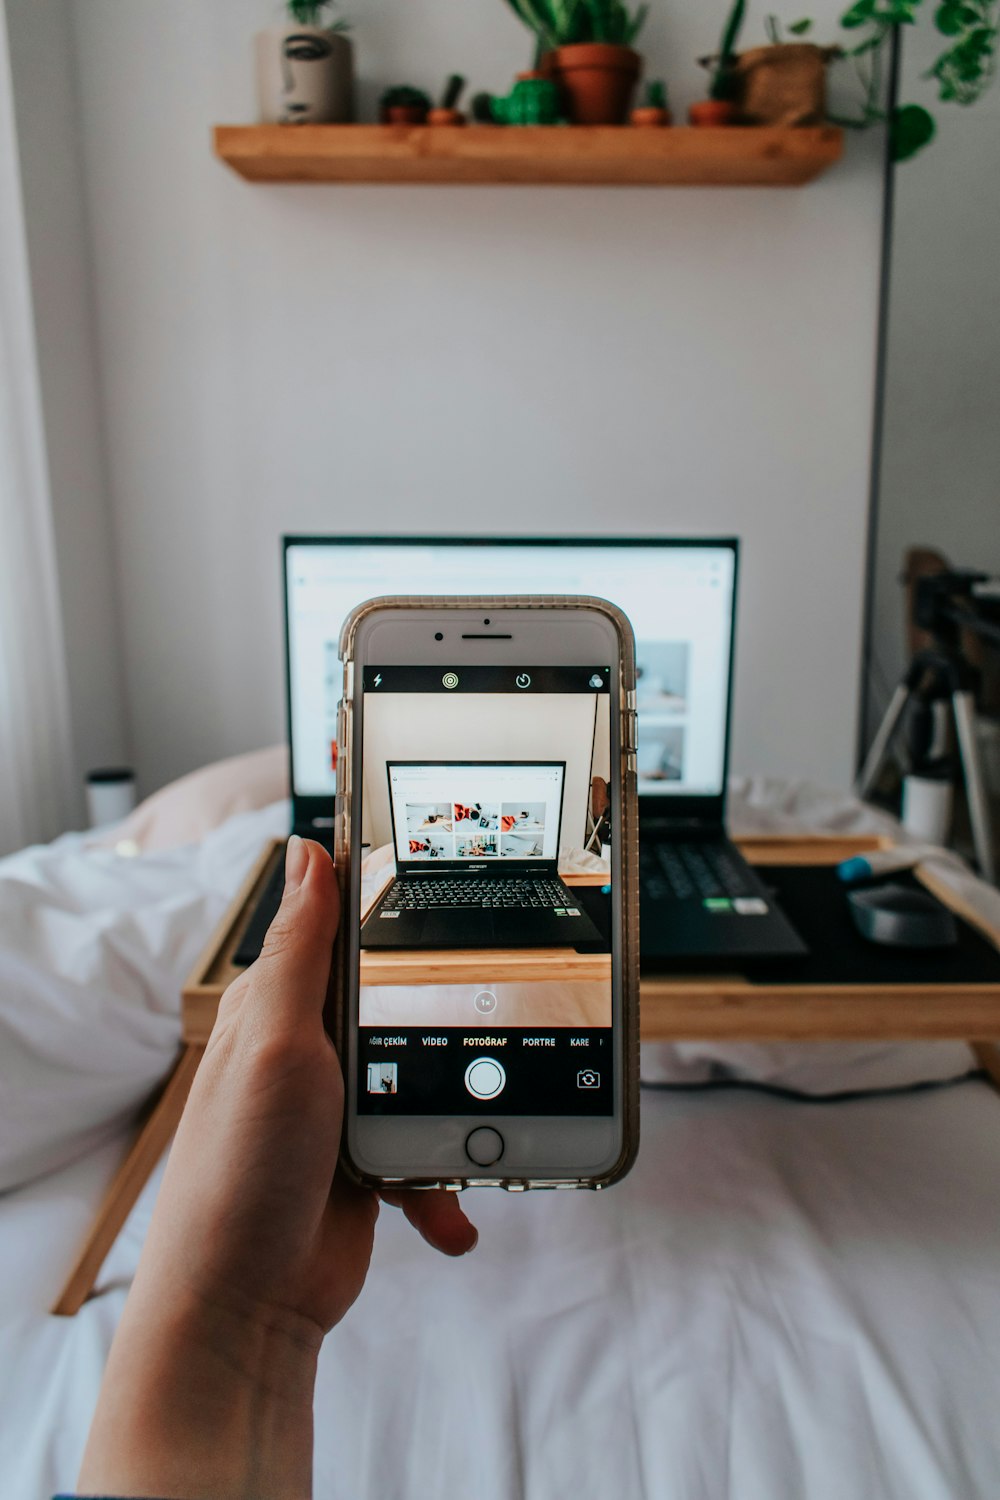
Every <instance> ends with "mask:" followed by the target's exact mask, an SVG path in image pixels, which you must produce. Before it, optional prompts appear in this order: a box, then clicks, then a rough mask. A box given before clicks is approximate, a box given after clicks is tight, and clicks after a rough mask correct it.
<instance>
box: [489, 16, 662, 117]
mask: <svg viewBox="0 0 1000 1500" xmlns="http://www.w3.org/2000/svg"><path fill="white" fill-rule="evenodd" d="M508 4H509V5H510V6H511V8H512V10H513V11H514V12H515V14H516V15H517V16H519V17H520V19H521V20H522V21H523V22H524V24H525V25H526V26H527V27H528V29H529V30H530V31H532V32H533V33H534V36H535V39H536V50H537V58H536V61H537V64H538V66H539V67H540V69H541V71H542V72H544V73H546V74H549V75H550V76H551V77H553V78H554V79H555V81H556V83H557V84H558V85H559V89H560V92H561V94H562V97H563V101H564V107H565V112H566V114H567V116H568V118H569V119H570V120H571V121H572V123H573V124H574V125H621V124H623V123H624V121H625V120H626V119H627V118H628V111H629V105H630V104H631V102H632V95H633V93H634V92H635V86H636V84H637V83H638V81H639V74H640V72H641V70H642V59H641V57H640V56H639V54H638V52H635V51H634V50H633V47H632V43H633V42H634V41H635V39H636V37H637V36H638V34H639V32H640V31H641V30H642V26H643V22H644V21H645V19H646V14H647V11H648V6H647V5H645V4H641V5H640V6H639V7H638V8H637V9H636V10H634V11H630V10H629V9H628V7H627V6H626V5H625V4H623V3H622V0H508Z"/></svg>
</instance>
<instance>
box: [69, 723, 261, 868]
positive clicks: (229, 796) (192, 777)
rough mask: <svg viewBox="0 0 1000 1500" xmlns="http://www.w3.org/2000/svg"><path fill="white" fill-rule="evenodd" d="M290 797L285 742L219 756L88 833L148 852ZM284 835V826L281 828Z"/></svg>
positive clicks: (105, 843)
mask: <svg viewBox="0 0 1000 1500" xmlns="http://www.w3.org/2000/svg"><path fill="white" fill-rule="evenodd" d="M287 796H288V746H287V745H273V746H272V747H271V748H270V749H268V750H252V751H250V752H249V754H247V755H233V756H230V758H229V759H228V760H217V761H214V762H213V763H212V764H211V765H209V766H203V767H202V768H201V769H200V770H198V771H191V772H190V773H189V774H188V775H187V776H181V777H180V779H179V780H177V781H171V782H170V783H169V784H168V785H167V786H165V787H162V788H161V789H160V790H159V791H158V792H154V793H153V795H152V796H151V797H147V798H146V800H145V801H144V802H140V804H139V806H138V807H137V808H136V809H135V810H134V811H133V812H131V813H130V814H129V816H128V817H127V818H125V819H124V821H123V822H121V823H116V824H115V825H114V827H113V828H110V829H108V830H107V831H102V832H101V833H100V834H99V835H98V837H96V838H94V837H91V839H90V840H89V842H90V844H91V846H94V845H99V846H101V847H104V848H109V849H116V848H118V847H120V846H122V845H125V846H132V847H131V848H130V849H129V852H130V853H131V852H134V851H135V850H136V849H138V850H141V851H142V852H143V853H150V852H152V851H153V850H155V849H176V848H178V847H179V846H180V845H181V844H194V843H197V842H198V840H199V839H203V838H204V837H205V835H206V834H207V833H211V831H212V829H213V828H219V827H221V825H222V824H223V823H225V822H226V821H227V820H228V819H229V818H231V817H233V816H234V815H235V814H236V813H241V812H251V811H255V810H256V809H257V808H261V807H269V806H270V805H271V803H272V802H277V801H278V800H279V799H280V798H282V797H287ZM281 832H282V833H287V832H288V829H287V827H286V828H283V829H282V830H281Z"/></svg>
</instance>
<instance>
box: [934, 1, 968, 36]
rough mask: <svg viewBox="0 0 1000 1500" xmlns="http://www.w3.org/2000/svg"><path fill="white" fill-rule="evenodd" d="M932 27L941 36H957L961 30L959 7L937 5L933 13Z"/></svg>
mask: <svg viewBox="0 0 1000 1500" xmlns="http://www.w3.org/2000/svg"><path fill="white" fill-rule="evenodd" d="M934 25H935V26H936V27H937V29H938V31H940V33H941V35H942V36H957V35H958V33H959V32H960V31H961V30H962V17H961V13H960V7H959V6H957V5H939V6H938V8H937V10H936V11H935V13H934Z"/></svg>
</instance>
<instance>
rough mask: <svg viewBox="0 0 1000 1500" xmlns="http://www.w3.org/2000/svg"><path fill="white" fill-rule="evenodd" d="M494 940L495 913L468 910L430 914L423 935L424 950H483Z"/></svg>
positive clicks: (423, 928) (422, 945) (421, 937)
mask: <svg viewBox="0 0 1000 1500" xmlns="http://www.w3.org/2000/svg"><path fill="white" fill-rule="evenodd" d="M492 939H493V913H492V911H476V909H475V907H473V908H472V910H471V911H470V910H469V908H468V907H464V908H461V909H460V910H458V911H451V912H448V913H447V914H446V913H444V912H442V913H441V914H440V915H439V914H438V913H437V912H427V913H425V915H424V924H423V927H422V928H421V931H420V945H421V947H423V948H464V947H465V946H466V945H468V946H469V947H470V948H473V947H475V948H478V947H481V946H482V945H483V944H484V943H489V942H492Z"/></svg>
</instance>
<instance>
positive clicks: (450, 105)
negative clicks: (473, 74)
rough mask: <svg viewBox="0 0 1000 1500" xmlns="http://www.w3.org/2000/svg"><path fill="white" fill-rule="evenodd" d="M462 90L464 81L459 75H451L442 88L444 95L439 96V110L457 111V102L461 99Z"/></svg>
mask: <svg viewBox="0 0 1000 1500" xmlns="http://www.w3.org/2000/svg"><path fill="white" fill-rule="evenodd" d="M464 88H465V79H464V78H463V77H462V75H461V73H452V74H451V76H450V77H449V79H448V82H447V83H446V84H445V86H444V93H443V94H442V95H441V105H440V108H441V109H457V108H458V101H459V99H460V98H461V97H462V90H463V89H464Z"/></svg>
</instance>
